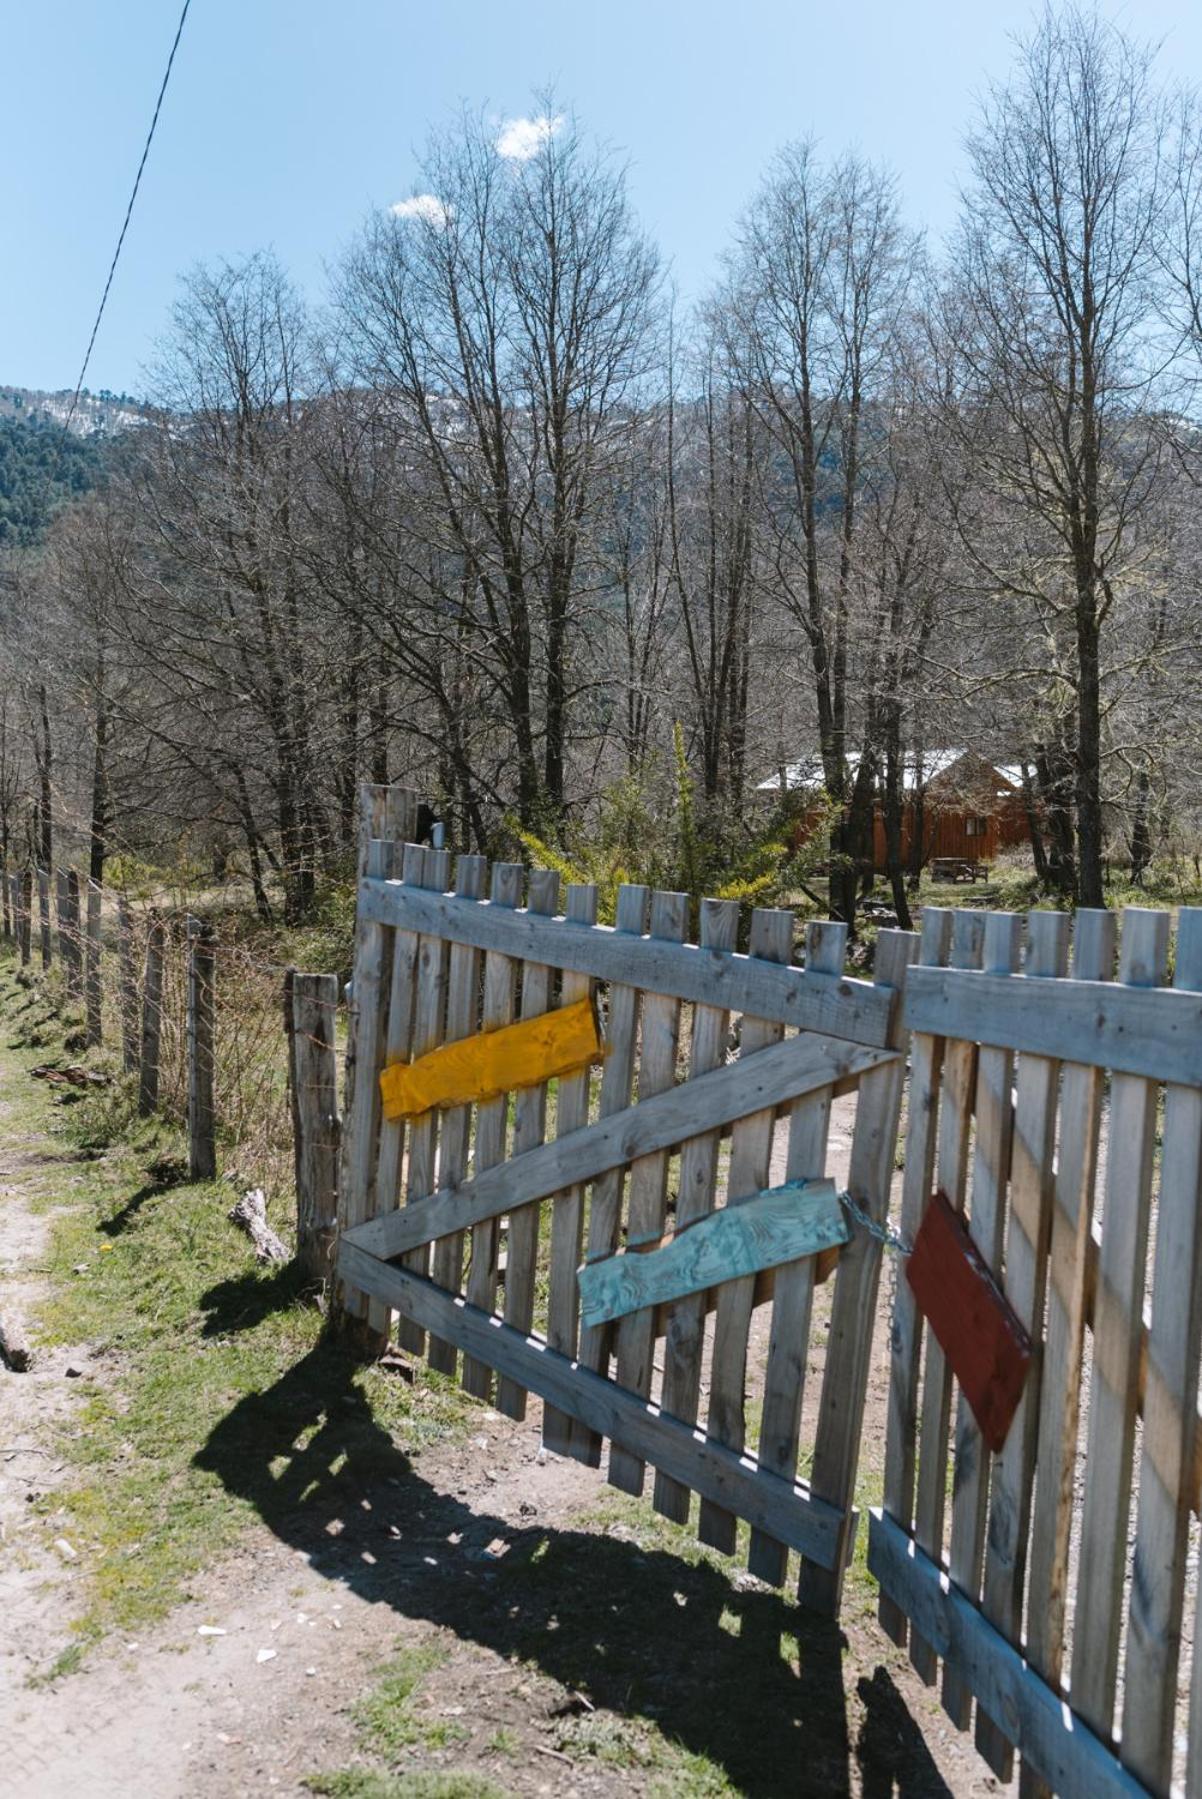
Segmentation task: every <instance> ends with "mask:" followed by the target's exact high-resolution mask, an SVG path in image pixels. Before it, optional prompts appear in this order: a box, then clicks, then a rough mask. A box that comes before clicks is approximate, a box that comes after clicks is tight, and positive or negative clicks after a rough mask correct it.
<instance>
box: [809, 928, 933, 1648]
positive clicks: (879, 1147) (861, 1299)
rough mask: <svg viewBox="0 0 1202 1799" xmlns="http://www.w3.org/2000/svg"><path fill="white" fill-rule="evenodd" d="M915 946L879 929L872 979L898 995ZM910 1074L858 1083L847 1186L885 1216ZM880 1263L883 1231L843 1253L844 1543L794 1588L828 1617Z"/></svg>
mask: <svg viewBox="0 0 1202 1799" xmlns="http://www.w3.org/2000/svg"><path fill="white" fill-rule="evenodd" d="M918 949H919V941H918V938H917V936H916V935H914V934H913V933H912V932H909V931H882V932H881V933H880V935H879V936H878V938H877V945H876V965H875V967H876V972H875V978H876V980H877V982H878V983H879V985H880V986H881V987H883V988H888V989H889V990H890V991H891V992H893V993H895V994H897V996H898V998H899V999H900V997H901V995H902V994H903V992H904V990H905V984H906V980H907V978H908V975H909V969H910V965H911V963H912V962H913V960H914V958H915V957H916V956H917V954H918ZM899 1010H900V1007H899ZM904 1078H905V1055H904V1048H903V1052H902V1054H900V1055H899V1056H898V1059H897V1061H896V1062H893V1063H890V1064H889V1065H888V1066H882V1067H881V1068H878V1069H874V1070H873V1071H872V1072H871V1073H870V1074H867V1075H866V1076H865V1078H864V1079H863V1080H862V1081H861V1083H860V1098H859V1104H858V1105H857V1107H856V1123H855V1129H854V1131H853V1133H852V1142H851V1160H850V1164H849V1167H848V1174H847V1185H848V1188H849V1190H850V1192H851V1194H852V1197H853V1198H854V1199H855V1200H856V1201H857V1202H858V1204H859V1206H860V1209H861V1210H862V1211H863V1212H864V1213H866V1214H867V1216H868V1217H869V1218H870V1219H871V1220H872V1221H873V1223H874V1224H878V1225H883V1224H885V1223H886V1221H887V1220H888V1217H889V1195H890V1190H891V1187H892V1182H893V1167H894V1157H895V1155H896V1152H897V1132H898V1123H899V1119H900V1114H901V1098H902V1083H903V1080H904ZM880 1272H881V1244H880V1240H879V1239H878V1238H877V1237H876V1236H874V1235H872V1234H871V1233H870V1232H869V1231H866V1230H862V1229H861V1230H855V1231H853V1232H852V1236H851V1241H850V1242H849V1243H848V1245H847V1248H846V1249H845V1250H844V1251H843V1253H842V1254H841V1255H840V1257H839V1272H838V1276H837V1278H836V1281H835V1293H834V1298H833V1300H832V1303H831V1323H830V1330H829V1333H828V1336H827V1349H826V1366H825V1368H824V1369H823V1371H822V1397H821V1403H820V1405H819V1410H818V1424H817V1428H816V1430H815V1434H814V1459H813V1464H812V1468H811V1472H810V1484H811V1487H812V1488H813V1490H814V1491H815V1492H817V1493H820V1494H821V1496H822V1497H823V1498H824V1499H825V1500H826V1502H827V1504H828V1505H835V1506H838V1507H839V1508H840V1510H841V1511H842V1512H843V1517H844V1542H843V1549H842V1552H841V1554H840V1555H839V1556H838V1558H837V1559H836V1561H835V1564H834V1566H833V1567H831V1568H825V1567H822V1566H816V1565H814V1566H812V1565H806V1564H803V1566H802V1570H801V1578H800V1580H799V1582H798V1589H797V1590H798V1597H799V1598H800V1599H801V1600H802V1602H803V1603H804V1604H806V1605H808V1606H810V1607H811V1608H813V1609H814V1610H817V1611H820V1612H823V1613H825V1614H826V1615H827V1616H828V1617H837V1616H838V1612H839V1607H840V1603H841V1600H842V1594H843V1578H844V1575H845V1573H846V1571H847V1564H848V1561H849V1560H850V1558H851V1552H852V1549H853V1548H854V1545H855V1522H856V1514H855V1508H854V1498H855V1486H856V1470H857V1468H858V1466H859V1457H860V1437H861V1435H862V1432H863V1427H864V1402H865V1398H866V1396H867V1392H868V1371H869V1367H870V1364H871V1360H872V1337H873V1321H874V1320H875V1318H876V1300H877V1290H878V1286H879V1283H880Z"/></svg>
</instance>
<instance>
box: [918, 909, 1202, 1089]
mask: <svg viewBox="0 0 1202 1799" xmlns="http://www.w3.org/2000/svg"><path fill="white" fill-rule="evenodd" d="M1139 911H1140V908H1139V907H1135V906H1132V907H1129V908H1128V909H1127V916H1129V917H1135V916H1138V913H1139ZM1164 916H1165V917H1166V918H1167V916H1168V914H1167V913H1166V914H1164ZM978 981H979V982H980V985H978V984H977V983H978ZM906 1023H907V1024H908V1025H909V1026H910V1028H911V1029H912V1030H916V1031H935V1032H938V1033H939V1034H940V1035H942V1036H946V1037H973V1036H975V1038H976V1040H977V1042H979V1043H981V1042H984V1043H990V1044H996V1045H998V1046H1000V1047H1002V1048H1006V1049H1025V1050H1026V1051H1027V1052H1028V1053H1029V1054H1031V1055H1037V1056H1051V1057H1053V1058H1054V1059H1055V1060H1057V1061H1062V1062H1085V1063H1089V1064H1091V1065H1092V1066H1093V1067H1095V1068H1108V1069H1110V1070H1111V1071H1112V1072H1114V1073H1116V1074H1134V1075H1142V1076H1144V1077H1145V1078H1146V1079H1149V1080H1157V1079H1163V1077H1164V1073H1165V1070H1166V1068H1172V1070H1173V1075H1174V1078H1175V1079H1176V1081H1177V1082H1178V1084H1179V1085H1181V1086H1189V1087H1197V1086H1202V996H1199V995H1197V994H1193V993H1184V992H1174V991H1173V990H1172V989H1171V988H1164V987H1160V986H1157V987H1155V988H1152V987H1148V988H1145V987H1142V986H1137V985H1135V984H1132V985H1130V986H1114V985H1111V984H1109V983H1107V982H1104V981H1097V982H1086V981H1081V982H1079V983H1075V984H1074V987H1073V988H1072V989H1066V990H1065V991H1064V993H1063V994H1061V995H1060V996H1059V997H1058V999H1057V1001H1056V1004H1055V1005H1054V1006H1041V1007H1039V1008H1038V1009H1037V1010H1034V1011H1033V1010H1031V1009H1030V1008H1028V1006H1027V1004H1026V1003H1025V1001H1024V998H1023V992H1022V988H1021V987H1019V988H1017V989H1016V988H1015V987H1014V986H1013V985H1012V984H1011V983H1010V982H1009V981H1008V980H1006V979H1004V978H1001V977H997V978H994V977H991V976H989V975H980V976H978V977H976V978H975V979H973V980H971V981H969V980H966V979H965V978H964V977H963V976H962V975H958V974H956V973H954V972H953V971H952V970H951V969H923V970H922V971H921V972H920V973H919V974H918V976H917V978H916V980H915V985H914V989H913V991H912V992H911V994H910V996H909V998H908V999H907V1001H906Z"/></svg>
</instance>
